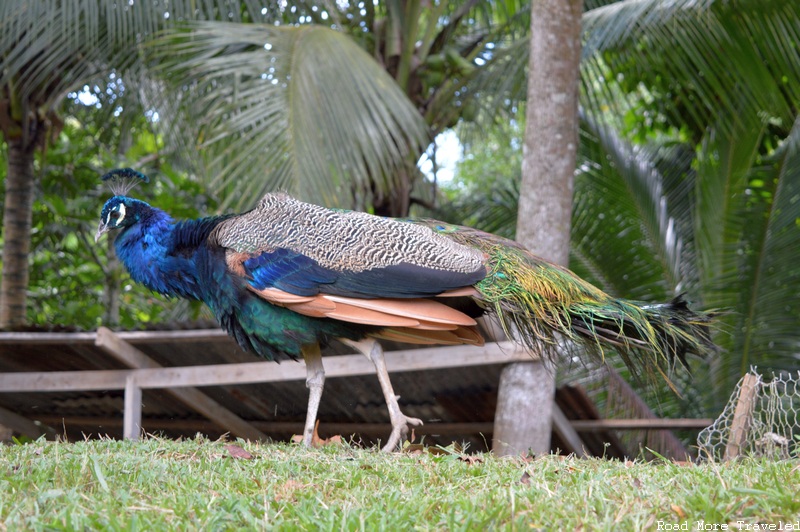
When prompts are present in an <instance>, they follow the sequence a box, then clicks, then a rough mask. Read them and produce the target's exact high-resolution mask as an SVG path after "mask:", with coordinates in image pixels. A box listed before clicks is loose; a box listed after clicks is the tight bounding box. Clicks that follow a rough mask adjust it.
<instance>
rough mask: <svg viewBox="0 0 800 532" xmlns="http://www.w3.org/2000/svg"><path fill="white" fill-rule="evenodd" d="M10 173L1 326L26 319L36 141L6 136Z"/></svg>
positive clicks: (7, 195) (1, 296) (0, 304)
mask: <svg viewBox="0 0 800 532" xmlns="http://www.w3.org/2000/svg"><path fill="white" fill-rule="evenodd" d="M6 142H7V144H8V175H7V176H6V198H5V206H4V209H5V211H4V214H3V277H2V286H0V329H7V328H13V327H16V326H19V325H22V324H24V323H25V322H26V317H27V316H26V302H27V297H28V275H29V267H28V255H29V254H30V249H31V220H32V217H33V193H34V173H33V158H34V149H35V146H36V145H35V143H33V142H25V140H24V138H23V137H22V136H20V137H11V138H7V139H6Z"/></svg>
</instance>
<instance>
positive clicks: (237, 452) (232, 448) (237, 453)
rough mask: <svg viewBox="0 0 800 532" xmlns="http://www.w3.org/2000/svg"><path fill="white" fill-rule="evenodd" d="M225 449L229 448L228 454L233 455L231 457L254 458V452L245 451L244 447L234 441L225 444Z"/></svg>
mask: <svg viewBox="0 0 800 532" xmlns="http://www.w3.org/2000/svg"><path fill="white" fill-rule="evenodd" d="M225 449H227V451H228V454H229V455H230V456H231V458H241V459H243V460H252V459H253V455H252V454H250V453H248V452H247V451H245V450H244V449H242V448H241V447H239V446H238V445H234V444H232V443H229V444H227V445H226V446H225Z"/></svg>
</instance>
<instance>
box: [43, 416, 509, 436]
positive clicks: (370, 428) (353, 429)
mask: <svg viewBox="0 0 800 532" xmlns="http://www.w3.org/2000/svg"><path fill="white" fill-rule="evenodd" d="M42 421H43V422H50V423H52V424H55V425H61V424H64V425H66V426H67V427H70V426H86V425H95V426H98V427H103V428H108V427H121V426H122V425H123V420H122V419H121V418H118V417H108V416H87V417H83V416H53V415H50V416H43V417H42ZM251 423H252V424H253V425H254V426H255V427H257V428H258V429H259V430H262V431H264V432H267V433H270V434H274V433H288V434H302V433H303V422H302V421H251ZM142 425H143V426H145V427H148V429H150V428H152V429H155V430H159V429H160V430H176V431H187V430H190V431H195V430H198V429H203V428H204V427H205V428H208V427H209V426H210V425H213V424H212V423H211V422H210V421H205V420H192V419H166V418H144V419H143V420H142ZM319 430H320V432H321V433H322V434H324V435H327V436H331V435H334V434H342V435H347V436H349V435H350V434H367V435H376V436H378V435H386V434H387V433H389V432H390V431H391V430H392V426H391V424H389V423H388V422H387V423H336V422H334V423H326V422H324V421H322V422H320V425H319ZM492 430H494V425H493V424H492V423H491V422H488V421H481V422H474V423H463V422H454V423H449V422H445V423H426V424H425V425H423V426H421V427H414V432H415V434H416V435H417V436H421V435H425V434H427V435H450V434H491V433H492Z"/></svg>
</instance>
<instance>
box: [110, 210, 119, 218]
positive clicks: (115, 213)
mask: <svg viewBox="0 0 800 532" xmlns="http://www.w3.org/2000/svg"><path fill="white" fill-rule="evenodd" d="M117 218H119V213H118V212H117V211H111V219H113V220H116V219H117Z"/></svg>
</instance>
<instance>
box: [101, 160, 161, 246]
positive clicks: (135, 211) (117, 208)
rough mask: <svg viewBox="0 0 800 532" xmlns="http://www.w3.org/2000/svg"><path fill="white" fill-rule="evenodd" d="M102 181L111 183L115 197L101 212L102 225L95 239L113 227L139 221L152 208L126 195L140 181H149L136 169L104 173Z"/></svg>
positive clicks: (129, 224)
mask: <svg viewBox="0 0 800 532" xmlns="http://www.w3.org/2000/svg"><path fill="white" fill-rule="evenodd" d="M101 179H102V181H103V182H104V183H106V184H107V185H109V187H110V188H111V191H112V192H113V193H114V197H113V198H111V199H110V200H108V201H107V202H106V204H105V205H103V211H102V212H101V213H100V227H98V228H97V234H95V235H94V241H95V242H97V241H98V240H100V237H101V236H103V234H104V233H107V232H108V231H111V230H112V229H121V228H123V227H130V226H131V225H133V224H135V223H137V222H139V221H140V220H141V219H142V216H143V215H145V213H146V212H147V211H149V210H150V209H151V207H150V205H148V204H147V203H145V202H143V201H140V200H137V199H134V198H129V197H128V196H126V194H127V193H128V192H130V190H131V189H132V188H133V187H135V186H136V185H138V184H139V183H142V182H144V183H149V182H150V179H149V178H148V177H147V176H146V175H144V174H142V173H139V172H137V171H136V170H132V169H130V168H120V169H117V170H112V171H110V172H108V173H107V174H106V175H104V176H103V177H102V178H101Z"/></svg>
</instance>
